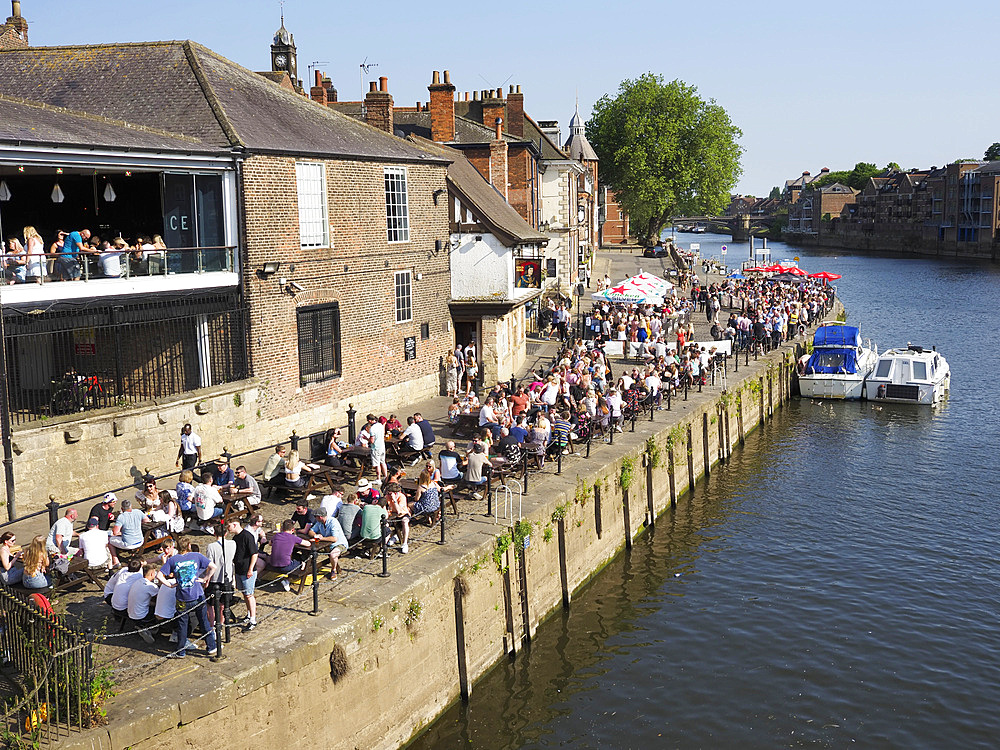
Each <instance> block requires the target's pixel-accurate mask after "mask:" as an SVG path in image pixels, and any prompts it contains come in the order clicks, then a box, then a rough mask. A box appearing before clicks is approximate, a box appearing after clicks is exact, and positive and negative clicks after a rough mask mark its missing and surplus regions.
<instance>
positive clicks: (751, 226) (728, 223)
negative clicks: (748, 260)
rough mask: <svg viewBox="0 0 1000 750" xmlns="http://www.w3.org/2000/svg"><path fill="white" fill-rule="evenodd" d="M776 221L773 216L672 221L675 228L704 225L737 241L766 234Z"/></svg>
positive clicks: (686, 218) (710, 217)
mask: <svg viewBox="0 0 1000 750" xmlns="http://www.w3.org/2000/svg"><path fill="white" fill-rule="evenodd" d="M773 221H774V219H773V217H771V216H750V215H749V214H738V215H737V216H675V217H674V218H673V219H671V222H670V223H671V224H672V225H673V226H675V227H676V226H678V225H685V224H704V225H705V228H706V229H708V230H710V231H712V232H716V233H718V234H727V233H728V234H730V235H732V238H733V239H734V240H736V241H741V240H747V239H749V238H750V235H751V234H758V233H760V232H766V231H767V230H768V229H770V228H771V224H772V222H773Z"/></svg>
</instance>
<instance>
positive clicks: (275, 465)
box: [261, 445, 285, 486]
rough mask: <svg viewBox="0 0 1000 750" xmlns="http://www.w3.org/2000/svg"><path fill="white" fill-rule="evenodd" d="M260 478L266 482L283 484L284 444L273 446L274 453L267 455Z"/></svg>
mask: <svg viewBox="0 0 1000 750" xmlns="http://www.w3.org/2000/svg"><path fill="white" fill-rule="evenodd" d="M261 478H262V479H263V480H264V481H265V482H267V483H268V484H271V485H274V486H279V485H284V480H285V446H283V445H276V446H274V453H272V454H271V455H270V456H268V457H267V462H266V463H265V464H264V471H262V472H261Z"/></svg>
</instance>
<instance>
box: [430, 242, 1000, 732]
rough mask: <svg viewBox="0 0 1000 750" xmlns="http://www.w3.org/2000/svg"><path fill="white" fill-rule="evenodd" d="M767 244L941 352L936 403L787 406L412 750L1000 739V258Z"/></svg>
mask: <svg viewBox="0 0 1000 750" xmlns="http://www.w3.org/2000/svg"><path fill="white" fill-rule="evenodd" d="M678 239H680V240H681V245H682V246H683V247H687V245H688V242H689V241H695V242H700V244H701V252H702V255H704V256H712V255H715V256H716V257H718V256H719V249H720V247H721V245H722V244H723V243H724V242H725V240H724V239H723V238H721V237H719V236H717V235H702V236H701V237H697V236H695V235H679V237H678ZM725 244H727V245H728V246H729V254H728V256H727V258H728V260H729V262H730V264H731V265H738V263H739V261H740V260H742V259H744V258H745V257H747V252H748V245H747V244H745V243H744V244H740V245H737V244H735V243H731V242H725ZM770 244H771V248H772V252H773V258H774V260H780V259H782V258H788V257H793V256H799V257H800V258H801V262H800V265H801V266H802V267H803V268H805V269H806V270H807V271H810V272H814V271H820V270H826V271H832V272H835V273H839V274H842V275H843V277H844V278H843V279H842V280H841V281H840V282H838V286H839V291H840V296H841V299H842V300H843V301H844V304H845V305H846V307H847V309H848V316H849V320H850V322H852V323H855V324H860V325H861V329H862V335H863V336H864V337H871V338H872V339H873V340H874V341H875V342H876V343H877V344H878V346H879V348H880V349H885V348H888V347H890V346H901V345H905V344H906V343H907V342H908V341H910V342H913V343H914V344H921V345H923V346H930V345H937V347H938V349H939V350H940V351H941V352H942V353H944V354H945V356H947V358H948V361H949V363H950V365H951V369H952V391H951V397H950V399H949V400H948V401H947V402H946V403H945V404H944V405H943V406H941V407H939V408H937V409H935V410H931V409H928V408H917V407H904V406H883V407H881V408H879V407H877V406H874V405H871V404H868V403H833V402H829V401H827V402H822V403H814V402H808V401H798V402H794V403H792V404H791V405H790V406H788V407H786V408H784V409H782V410H781V411H780V412H778V414H777V416H776V418H775V419H774V421H773V422H771V423H769V424H768V425H767V426H766V427H765V428H763V429H762V430H759V431H758V432H756V433H755V434H754V435H753V436H751V437H750V438H749V439H748V441H747V445H746V447H745V449H744V450H743V451H739V450H738V451H737V452H736V453H735V455H734V457H733V460H732V461H731V462H730V464H729V465H728V466H726V467H724V468H721V469H720V470H718V471H714V472H713V473H712V477H711V480H710V481H709V482H707V483H705V484H703V485H700V486H699V488H698V489H696V491H695V493H694V495H693V496H692V497H690V498H683V499H682V500H681V501H680V502H679V504H678V507H677V509H676V511H674V512H670V511H668V512H667V513H666V514H665V515H664V516H662V517H661V519H660V520H659V522H658V523H657V525H656V527H655V530H653V531H652V532H650V533H648V534H645V535H643V536H642V537H641V538H640V539H639V540H637V542H636V544H635V546H634V548H633V550H632V552H631V553H628V554H623V555H622V556H620V557H619V558H618V559H617V560H616V561H615V562H614V563H613V564H611V565H609V566H608V567H607V568H606V569H605V570H604V571H603V572H602V573H601V574H600V576H598V577H597V578H596V579H595V580H594V581H593V582H592V583H591V584H590V585H589V586H587V587H586V588H585V589H583V590H582V591H580V592H578V593H577V595H576V596H575V598H574V600H573V604H572V606H571V608H570V610H569V611H568V612H564V613H561V614H559V615H556V616H554V617H552V618H550V619H549V620H548V621H546V622H545V623H543V624H542V625H541V626H540V627H539V629H538V632H537V636H536V638H535V639H534V640H533V642H532V644H531V647H530V649H528V650H526V651H525V652H523V653H522V654H520V655H519V656H518V657H517V659H516V660H515V661H514V662H510V663H507V662H505V663H503V664H502V665H500V666H499V667H497V668H496V669H494V670H493V671H492V672H490V673H489V674H488V675H487V676H486V677H485V678H484V679H483V680H482V681H481V682H480V683H479V684H477V685H476V686H475V689H474V691H473V695H472V699H471V701H470V703H469V704H468V705H455V706H452V707H451V708H450V709H449V710H448V711H447V712H446V713H445V714H444V715H443V716H442V717H441V718H440V719H439V720H438V721H437V722H435V723H434V724H433V725H432V726H430V727H429V728H428V730H427V731H426V732H425V733H424V734H422V735H421V736H420V737H419V738H417V740H415V742H414V743H412V745H411V748H420V749H421V750H423V749H425V748H426V749H430V748H460V747H470V748H477V749H478V748H481V749H483V750H493V749H500V748H543V747H573V748H661V747H662V748H673V747H676V748H728V747H736V746H739V747H741V748H773V747H820V748H826V747H828V748H842V747H851V746H854V747H860V748H871V747H876V748H950V747H955V746H961V747H963V748H970V747H990V748H993V747H996V746H997V744H998V743H1000V715H998V713H1000V712H998V708H997V707H998V706H1000V637H998V629H997V625H996V622H997V617H998V609H1000V595H998V586H997V577H998V576H997V574H998V564H997V557H996V549H997V547H998V545H1000V513H998V507H997V498H998V492H997V491H996V489H995V487H994V483H995V482H996V481H997V472H996V454H997V446H998V444H1000V440H998V437H1000V436H998V426H997V425H998V413H997V412H998V404H1000V393H998V391H1000V388H998V379H997V377H996V373H995V370H996V369H997V364H998V357H997V354H996V352H995V349H994V347H995V345H996V344H995V340H996V336H995V329H996V321H997V318H998V309H1000V268H998V267H996V266H991V265H989V264H988V263H979V262H962V261H953V260H939V259H910V258H900V257H897V256H886V257H872V256H865V255H860V254H853V253H850V252H848V251H828V250H814V249H804V248H803V249H793V248H789V247H787V246H785V245H782V244H781V243H770Z"/></svg>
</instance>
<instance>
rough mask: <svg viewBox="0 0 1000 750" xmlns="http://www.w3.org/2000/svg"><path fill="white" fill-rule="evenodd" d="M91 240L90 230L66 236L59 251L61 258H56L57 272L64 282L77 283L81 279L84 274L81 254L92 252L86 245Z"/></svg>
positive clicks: (81, 230) (78, 231)
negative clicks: (81, 265)
mask: <svg viewBox="0 0 1000 750" xmlns="http://www.w3.org/2000/svg"><path fill="white" fill-rule="evenodd" d="M89 239H90V230H89V229H80V230H77V231H74V232H70V233H69V234H68V235H67V236H66V239H65V240H64V241H63V246H62V248H61V249H60V250H59V257H57V258H56V271H57V273H58V274H59V277H60V278H61V279H62V280H63V281H75V280H76V279H79V278H80V276H81V274H82V272H83V271H82V268H81V267H80V260H79V259H80V254H81V253H88V252H90V250H89V248H88V247H87V245H86V242H87V240H89Z"/></svg>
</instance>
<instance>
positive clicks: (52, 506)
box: [45, 495, 59, 528]
mask: <svg viewBox="0 0 1000 750" xmlns="http://www.w3.org/2000/svg"><path fill="white" fill-rule="evenodd" d="M45 507H46V508H48V509H49V528H52V527H53V526H55V525H56V521H58V520H59V501H58V500H56V496H55V495H49V501H48V502H47V503H45Z"/></svg>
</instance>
